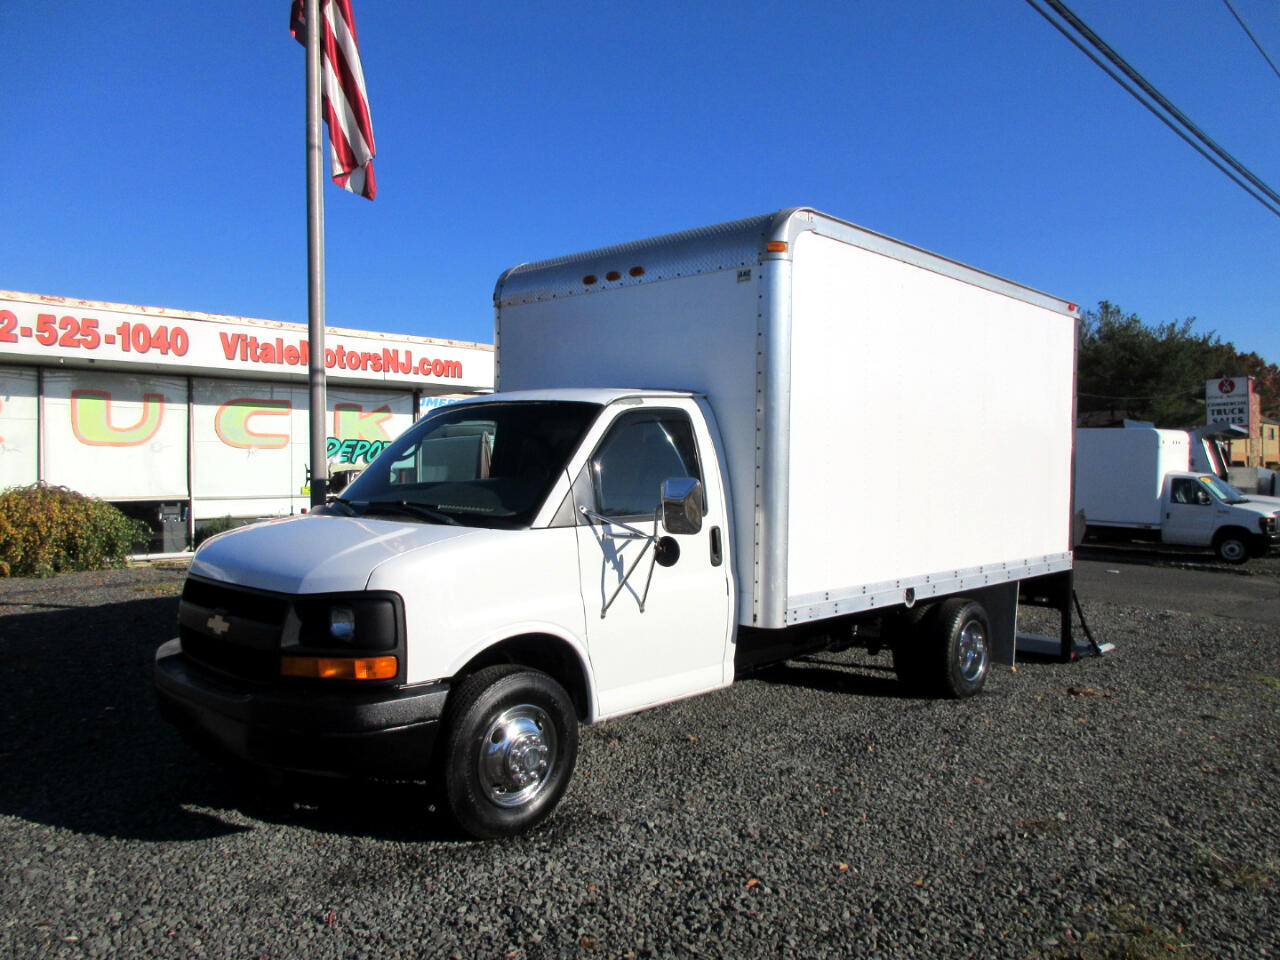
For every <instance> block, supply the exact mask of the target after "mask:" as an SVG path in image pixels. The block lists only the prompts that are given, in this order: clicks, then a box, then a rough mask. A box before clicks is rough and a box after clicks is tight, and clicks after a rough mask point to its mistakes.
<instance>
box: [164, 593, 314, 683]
mask: <svg viewBox="0 0 1280 960" xmlns="http://www.w3.org/2000/svg"><path fill="white" fill-rule="evenodd" d="M288 614H289V600H288V599H287V598H285V597H281V596H278V595H275V594H269V593H262V592H259V591H256V590H246V589H243V588H241V587H232V586H228V585H226V584H219V583H210V582H208V581H204V580H196V579H194V578H191V577H188V578H187V582H186V586H184V587H183V590H182V600H181V602H180V603H179V604H178V637H179V639H180V640H181V641H182V652H183V653H184V654H186V655H187V656H188V657H190V658H191V659H192V660H193V661H195V662H196V663H199V664H201V665H203V666H205V667H208V668H209V669H211V670H216V671H218V672H219V673H224V674H228V675H230V676H233V677H237V678H239V679H243V680H250V681H254V682H267V681H271V680H274V679H277V678H278V677H279V673H280V638H281V634H282V632H283V630H284V624H285V619H286V618H287V616H288Z"/></svg>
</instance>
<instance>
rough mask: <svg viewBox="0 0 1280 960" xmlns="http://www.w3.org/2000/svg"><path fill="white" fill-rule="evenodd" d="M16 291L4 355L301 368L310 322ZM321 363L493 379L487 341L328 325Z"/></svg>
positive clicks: (10, 300)
mask: <svg viewBox="0 0 1280 960" xmlns="http://www.w3.org/2000/svg"><path fill="white" fill-rule="evenodd" d="M20 296H26V295H24V294H15V295H7V294H5V293H3V292H0V360H6V361H8V362H14V363H22V362H37V363H41V362H43V363H49V362H51V361H52V362H57V361H60V360H61V361H68V360H71V361H74V360H81V361H94V362H95V363H104V362H106V363H110V364H111V365H112V366H116V365H132V366H136V365H138V364H147V365H148V366H149V367H150V368H152V369H155V368H156V367H171V368H174V369H175V371H176V369H177V368H185V369H186V370H202V371H208V372H214V373H222V374H225V375H227V376H237V375H242V374H246V373H247V374H250V375H259V376H260V375H263V374H267V375H276V376H283V377H286V378H288V379H294V378H299V377H301V378H305V377H306V376H307V370H308V364H309V362H310V348H309V345H308V343H307V329H306V327H303V326H301V325H299V324H291V323H275V322H271V321H267V320H250V319H244V318H236V317H216V316H212V315H207V314H191V313H180V312H177V311H169V310H157V309H155V308H144V307H124V306H121V305H119V304H98V303H93V302H88V301H74V300H64V299H62V298H57V297H47V298H42V299H40V300H38V301H35V302H33V301H28V300H22V299H15V297H20ZM324 365H325V369H326V371H327V373H328V375H329V376H330V377H333V378H336V379H344V380H362V381H370V382H381V383H388V384H392V383H393V384H395V385H397V386H400V385H404V386H420V387H434V388H435V389H439V388H441V387H447V388H449V389H450V390H474V389H480V390H485V389H492V387H493V351H492V349H491V348H489V347H487V346H485V345H479V344H458V343H455V342H453V341H444V340H431V339H428V338H426V337H396V336H390V335H384V334H375V333H367V334H366V333H361V332H359V331H340V330H327V331H326V333H325V350H324Z"/></svg>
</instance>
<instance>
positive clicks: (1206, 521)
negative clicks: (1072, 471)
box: [1076, 425, 1280, 563]
mask: <svg viewBox="0 0 1280 960" xmlns="http://www.w3.org/2000/svg"><path fill="white" fill-rule="evenodd" d="M1193 442H1194V443H1199V442H1201V441H1200V438H1198V437H1196V438H1194V439H1193V437H1192V435H1190V434H1188V433H1187V432H1186V431H1184V430H1162V429H1157V428H1155V427H1150V426H1137V425H1128V426H1125V427H1123V428H1119V429H1117V428H1106V427H1098V428H1081V429H1079V430H1077V431H1076V503H1077V506H1078V507H1079V508H1080V509H1081V510H1083V511H1084V515H1085V523H1086V528H1085V531H1086V536H1092V537H1098V538H1105V539H1131V540H1153V541H1156V542H1159V543H1172V544H1179V545H1183V546H1192V547H1212V548H1213V550H1214V552H1215V553H1216V554H1217V556H1218V558H1219V559H1220V560H1223V561H1224V562H1227V563H1244V562H1245V561H1246V560H1248V559H1249V558H1250V557H1262V556H1265V555H1266V554H1267V552H1268V551H1269V550H1270V549H1271V547H1272V546H1273V545H1274V544H1276V543H1280V532H1277V516H1276V505H1275V503H1274V502H1269V501H1265V500H1258V499H1255V498H1250V497H1247V496H1245V495H1244V494H1242V493H1241V492H1240V491H1239V490H1237V489H1235V488H1234V487H1232V486H1231V485H1230V484H1229V483H1227V482H1225V481H1224V480H1222V479H1221V478H1220V477H1218V476H1215V475H1214V474H1212V473H1199V472H1195V471H1193V470H1192V469H1191V462H1192V457H1193Z"/></svg>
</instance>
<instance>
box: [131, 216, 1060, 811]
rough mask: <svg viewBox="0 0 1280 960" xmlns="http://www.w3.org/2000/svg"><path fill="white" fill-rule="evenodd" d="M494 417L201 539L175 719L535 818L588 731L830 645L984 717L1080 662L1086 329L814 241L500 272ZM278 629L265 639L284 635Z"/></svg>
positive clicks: (264, 758) (162, 659)
mask: <svg viewBox="0 0 1280 960" xmlns="http://www.w3.org/2000/svg"><path fill="white" fill-rule="evenodd" d="M494 298H495V304H496V311H497V351H498V383H499V386H500V388H501V391H500V392H498V393H495V394H493V395H492V396H489V397H484V398H478V399H475V400H470V401H464V402H461V403H457V404H453V405H451V406H449V407H446V408H444V409H441V410H438V411H435V412H433V413H431V414H430V415H429V416H427V417H425V418H423V419H422V420H420V421H419V422H418V423H417V424H416V425H415V426H414V427H412V428H411V429H410V430H408V431H407V432H406V433H405V434H403V435H402V436H401V437H399V438H398V439H397V440H395V441H394V442H393V443H392V445H391V447H389V448H388V449H387V451H386V452H385V453H384V454H382V455H381V456H380V457H379V458H378V460H376V461H375V462H374V463H373V464H372V465H371V466H370V467H369V468H368V469H367V470H366V471H365V472H364V473H362V474H361V476H360V477H359V478H358V479H356V480H355V481H354V482H353V483H352V485H351V486H350V487H349V488H348V489H347V490H344V491H343V496H342V497H341V498H339V499H338V500H336V501H335V502H333V503H332V504H331V505H330V506H328V507H325V508H321V509H320V510H318V511H313V513H312V514H311V515H308V516H306V517H299V518H295V519H293V520H286V521H278V522H274V523H272V524H269V525H263V526H258V527H250V528H245V529H243V530H240V531H233V532H231V533H229V534H224V535H223V536H220V537H217V538H214V539H213V540H211V541H209V542H208V543H207V544H206V545H205V546H203V547H202V548H201V550H200V551H199V552H198V553H197V554H196V556H195V558H194V559H193V561H192V564H191V569H190V574H189V576H188V580H187V585H186V588H185V589H184V592H183V599H182V602H181V605H180V608H179V618H180V625H181V634H180V636H179V638H177V639H175V640H172V641H170V642H169V643H166V644H164V645H163V646H162V647H161V648H160V650H159V652H158V653H157V657H156V684H157V689H158V691H159V694H160V699H161V703H162V704H163V705H164V707H165V710H166V712H167V713H168V714H169V715H170V716H171V717H172V718H173V719H174V720H175V721H176V722H178V723H179V724H181V725H182V726H184V727H186V728H188V729H190V730H192V731H193V732H195V733H196V734H197V735H198V736H200V737H202V738H204V739H206V740H212V741H213V742H214V743H215V745H216V746H217V747H218V748H219V749H222V750H230V751H232V752H233V753H236V754H237V755H239V756H241V757H246V758H248V759H251V760H256V761H258V762H262V763H266V764H269V765H272V766H278V767H287V768H294V769H303V770H322V771H325V772H343V773H360V774H372V775H376V776H381V777H401V778H413V777H423V776H435V777H439V778H440V779H441V780H442V781H443V786H444V788H445V794H446V799H447V802H448V805H449V808H450V810H451V811H452V812H453V813H454V815H455V817H456V818H457V820H458V822H459V823H460V824H461V825H462V826H463V828H464V829H466V830H467V831H468V832H470V833H472V834H474V835H476V836H499V835H503V834H510V833H515V832H517V831H520V830H523V829H526V828H528V827H530V826H532V825H533V824H535V823H537V822H539V821H540V820H542V819H543V818H544V817H546V816H548V815H549V814H550V812H551V810H552V809H553V808H554V807H555V805H556V804H557V803H558V801H559V799H560V797H561V795H562V794H563V792H564V790H565V789H566V787H567V785H568V782H569V778H570V776H571V774H572V770H573V766H574V761H575V758H576V754H577V742H578V723H579V722H595V721H600V720H606V719H608V718H610V717H616V716H620V715H622V714H625V713H629V712H633V711H636V710H641V709H644V708H646V707H650V706H654V705H657V704H659V703H664V702H667V701H670V700H675V699H678V698H681V697H687V696H692V695H694V694H698V693H704V692H707V691H709V690H714V689H718V688H721V687H724V686H726V685H727V684H729V683H731V682H733V680H734V679H735V678H736V677H739V676H741V675H742V674H743V673H744V671H746V670H749V669H751V668H753V667H756V666H759V665H761V664H763V663H772V662H780V661H783V660H787V659H791V658H794V657H797V656H801V655H804V654H807V653H811V652H814V651H816V650H821V649H841V648H843V647H847V646H850V645H854V644H858V645H863V646H866V647H868V648H870V649H873V650H879V649H881V648H889V649H891V650H892V652H893V657H894V666H895V668H896V670H897V671H898V674H899V676H900V677H901V678H902V679H903V680H904V681H905V682H906V683H908V684H911V685H912V686H914V687H916V688H917V689H918V690H920V691H928V692H930V693H937V694H942V695H950V696H955V697H964V696H970V695H972V694H976V693H977V692H978V691H979V690H981V689H982V686H983V684H984V682H985V681H986V678H987V675H988V668H989V665H990V664H991V663H992V662H1012V660H1013V657H1014V653H1015V651H1014V646H1015V632H1016V620H1017V611H1018V604H1019V598H1020V594H1022V595H1024V596H1025V597H1026V598H1028V599H1030V600H1031V601H1032V602H1039V603H1044V604H1046V605H1052V606H1054V607H1056V608H1057V609H1058V611H1059V613H1060V615H1061V618H1062V624H1063V627H1062V641H1063V642H1062V649H1063V651H1064V654H1065V653H1066V652H1068V650H1070V652H1074V648H1073V647H1070V648H1069V643H1070V629H1069V625H1070V619H1069V604H1070V598H1071V560H1072V554H1071V546H1072V544H1071V444H1072V419H1073V393H1074V369H1075V342H1076V325H1077V314H1076V309H1075V307H1074V306H1073V305H1070V304H1067V303H1065V302H1063V301H1061V300H1056V299H1054V298H1052V297H1048V296H1045V295H1043V294H1040V293H1037V292H1035V291H1032V290H1029V289H1027V288H1025V287H1020V286H1018V285H1016V284H1013V283H1010V282H1008V281H1005V280H1001V279H999V278H996V277H993V276H991V275H989V274H985V273H982V272H981V271H978V270H974V269H972V268H969V267H965V266H962V265H960V264H957V263H954V262H952V261H950V260H946V259H944V258H942V257H938V256H936V255H934V254H930V253H926V252H924V251H922V250H919V249H916V248H915V247H911V246H908V245H906V244H903V243H900V242H898V241H895V240H890V239H889V238H887V237H883V236H880V235H879V234H875V233H872V232H870V231H867V230H863V229H861V228H859V227H855V226H853V225H852V224H849V223H845V222H844V221H841V220H837V219H835V218H833V217H828V216H825V215H823V214H820V213H817V212H815V211H812V210H786V211H783V212H781V213H777V214H770V215H768V216H764V217H756V218H752V219H749V220H740V221H736V222H733V223H728V224H722V225H719V226H715V227H708V228H705V229H701V230H693V231H688V232H686V233H679V234H673V235H670V236H665V237H658V238H656V239H652V240H645V241H640V242H636V243H629V244H624V245H622V246H617V247H608V248H605V249H601V250H594V251H590V252H588V253H583V254H578V255H575V256H570V257H564V258H561V259H558V260H551V261H544V262H542V263H535V264H528V265H524V266H519V267H516V268H513V269H512V270H509V271H508V272H506V273H505V274H503V276H502V277H501V278H500V280H499V281H498V284H497V288H496V291H495V295H494ZM268 621H269V622H268Z"/></svg>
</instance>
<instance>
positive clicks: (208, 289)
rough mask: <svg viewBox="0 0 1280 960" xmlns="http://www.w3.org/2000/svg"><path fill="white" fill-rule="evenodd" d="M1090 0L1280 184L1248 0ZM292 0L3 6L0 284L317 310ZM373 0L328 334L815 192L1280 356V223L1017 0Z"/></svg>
mask: <svg viewBox="0 0 1280 960" xmlns="http://www.w3.org/2000/svg"><path fill="white" fill-rule="evenodd" d="M1233 3H1234V5H1235V7H1236V9H1237V10H1238V11H1239V12H1240V14H1241V16H1243V17H1244V19H1245V20H1246V22H1247V23H1249V25H1250V26H1251V27H1252V28H1253V30H1254V32H1255V33H1256V34H1257V35H1258V37H1259V39H1260V41H1261V42H1262V43H1263V45H1264V46H1265V47H1266V49H1267V50H1268V52H1269V53H1270V55H1271V57H1272V59H1273V60H1276V61H1278V62H1280V6H1278V5H1277V4H1276V3H1274V2H1272V0H1233ZM1069 5H1070V6H1071V8H1072V9H1073V10H1074V11H1075V12H1076V13H1077V14H1078V15H1079V16H1080V17H1081V18H1082V19H1083V20H1084V21H1085V22H1086V23H1088V24H1089V25H1090V26H1091V27H1092V28H1093V29H1094V30H1096V31H1097V32H1098V33H1099V34H1100V35H1101V36H1102V37H1103V38H1104V39H1105V40H1107V41H1108V42H1109V43H1110V44H1111V45H1112V46H1113V47H1115V48H1116V49H1117V50H1118V51H1119V52H1120V53H1121V54H1122V55H1123V56H1124V57H1126V58H1127V59H1128V60H1129V61H1130V63H1132V64H1133V65H1134V66H1135V67H1136V68H1137V69H1138V70H1139V71H1141V72H1142V73H1143V74H1144V75H1145V76H1146V77H1147V78H1148V79H1149V80H1150V81H1151V82H1152V83H1154V84H1155V85H1156V86H1157V87H1158V88H1160V90H1161V91H1162V92H1163V93H1164V94H1165V95H1166V96H1168V97H1169V98H1170V99H1171V100H1172V101H1173V102H1174V103H1175V104H1177V105H1178V106H1179V107H1180V108H1181V109H1182V110H1183V111H1184V112H1185V113H1186V114H1188V115H1189V116H1190V117H1191V118H1192V119H1193V120H1194V121H1196V122H1197V123H1198V124H1199V125H1200V126H1201V127H1202V128H1204V129H1205V130H1206V132H1208V133H1209V135H1210V136H1212V137H1214V138H1215V139H1216V140H1217V141H1218V142H1219V143H1220V144H1222V145H1223V146H1224V147H1225V148H1226V149H1228V150H1229V151H1231V152H1232V153H1233V154H1234V155H1235V156H1236V157H1238V158H1239V159H1240V160H1241V161H1242V162H1244V163H1245V164H1246V165H1247V166H1249V167H1250V168H1251V169H1252V170H1253V171H1254V172H1255V173H1257V174H1258V175H1259V176H1260V177H1262V179H1263V180H1265V181H1266V182H1267V183H1268V184H1270V185H1271V186H1272V187H1274V188H1276V189H1280V77H1277V75H1276V74H1275V73H1274V72H1273V71H1272V69H1271V68H1270V67H1269V66H1268V65H1267V63H1266V61H1265V60H1263V58H1262V57H1261V56H1260V55H1259V54H1258V52H1257V51H1256V50H1255V49H1254V47H1253V45H1252V44H1251V43H1250V41H1249V39H1248V37H1247V36H1246V35H1245V34H1244V32H1243V31H1242V30H1241V29H1240V27H1239V26H1238V25H1237V23H1236V22H1235V20H1234V19H1233V18H1232V17H1231V14H1230V12H1229V10H1228V9H1227V7H1226V6H1225V4H1224V3H1223V2H1222V0H1178V2H1169V3H1150V2H1138V0H1070V2H1069ZM288 6H289V4H288V0H277V2H264V0H223V2H221V3H217V4H208V3H205V4H188V3H178V4H175V3H172V2H164V3H161V2H158V0H136V2H134V3H130V4H125V5H119V4H87V3H84V2H83V0H80V2H71V0H39V2H32V3H7V4H4V9H3V11H2V12H0V63H3V64H4V78H5V83H4V86H5V97H4V106H3V108H2V112H0V117H3V120H4V130H5V133H6V136H5V157H6V160H7V162H6V168H7V177H6V187H5V189H4V190H3V191H2V192H0V223H3V241H2V244H3V246H2V249H3V250H4V257H3V261H2V262H0V288H3V289H9V290H21V291H27V292H34V293H44V294H57V295H62V296H70V297H83V298H88V299H98V300H111V301H118V302H124V303H135V304H145V305H152V306H164V307H173V308H179V309H188V310H201V311H207V312H211V313H228V314H240V315H248V316H256V317H266V318H270V319H274V320H288V321H296V322H305V321H306V310H307V306H306V244H305V183H304V172H303V152H304V151H303V50H302V48H301V47H300V46H298V45H297V44H296V43H295V42H294V41H293V40H292V39H291V38H290V36H289V33H288V29H287V27H288ZM354 6H355V14H356V23H357V28H358V30H359V35H360V45H361V50H362V53H363V57H364V66H365V76H366V80H367V82H368V87H369V95H370V101H371V106H372V114H373V123H374V131H375V135H376V138H377V145H378V158H377V161H376V164H375V165H376V168H377V176H378V186H379V194H378V199H377V200H376V201H374V202H373V203H369V202H368V201H365V200H363V199H360V198H358V197H354V196H351V195H349V194H346V193H344V192H342V191H340V190H338V189H337V188H336V187H333V186H332V185H329V186H327V187H326V190H325V210H326V234H327V236H326V240H327V243H326V250H327V266H328V269H327V290H328V320H329V323H330V324H332V325H335V326H348V327H356V328H363V329H373V330H384V331H394V332H403V333H414V334H420V335H425V336H435V337H447V338H452V339H458V340H474V341H481V342H490V341H491V340H492V331H493V314H492V304H491V296H492V292H493V284H494V281H495V280H496V279H497V276H498V274H499V273H501V272H502V271H503V270H504V269H506V268H507V267H510V266H512V265H514V264H516V263H519V262H522V261H526V260H536V259H542V258H545V257H551V256H557V255H560V254H565V253H572V252H576V251H579V250H585V249H588V248H591V247H596V246H602V245H606V244H611V243H617V242H622V241H626V240H631V239H637V238H640V237H646V236H652V235H654V234H658V233H665V232H668V231H674V230H680V229H686V228H689V227H695V226H701V225H705V224H710V223H716V222H719V221H723V220H731V219H735V218H738V217H743V216H749V215H753V214H758V213H764V212H767V211H770V210H776V209H779V208H782V207H789V206H796V205H805V206H814V207H817V208H818V209H821V210H824V211H826V212H828V213H831V214H834V215H836V216H839V217H842V218H844V219H847V220H851V221H853V222H855V223H858V224H861V225H863V226H865V227H868V228H870V229H873V230H876V231H879V232H881V233H886V234H889V235H890V236H894V237H898V238H899V239H902V240H905V241H907V242H909V243H913V244H915V245H917V246H921V247H924V248H926V249H930V250H934V251H936V252H938V253H941V254H944V255H946V256H949V257H952V258H954V259H957V260H960V261H963V262H966V263H970V264H972V265H974V266H977V267H980V268H982V269H985V270H988V271H991V272H993V273H997V274H1000V275H1003V276H1006V277H1009V278H1010V279H1013V280H1016V281H1019V282H1021V283H1025V284H1028V285H1030V286H1033V287H1037V288H1039V289H1042V290H1045V291H1047V292H1049V293H1052V294H1055V295H1058V296H1062V297H1064V298H1067V299H1070V300H1074V301H1076V302H1078V303H1080V304H1082V305H1084V306H1092V305H1094V304H1096V302H1097V301H1098V300H1100V299H1104V298H1105V299H1109V300H1111V301H1112V302H1115V303H1118V304H1119V305H1121V306H1122V307H1123V308H1124V309H1126V310H1129V311H1133V312H1136V313H1138V314H1139V315H1140V316H1141V317H1142V318H1143V319H1144V320H1146V321H1148V322H1152V323H1155V322H1164V321H1169V320H1177V319H1182V318H1184V317H1189V316H1194V317H1196V318H1197V321H1196V329H1197V330H1199V331H1201V332H1207V331H1210V330H1213V331H1217V333H1218V334H1219V335H1221V336H1222V337H1223V338H1224V339H1229V340H1232V341H1234V342H1235V343H1236V345H1237V346H1238V347H1240V348H1242V349H1245V350H1255V351H1257V352H1259V353H1261V354H1262V355H1263V356H1264V357H1266V358H1267V359H1268V360H1271V361H1273V362H1280V217H1277V216H1275V215H1274V214H1272V213H1270V212H1268V211H1267V210H1266V209H1265V208H1263V207H1262V206H1261V205H1260V204H1259V203H1258V202H1257V201H1255V200H1254V199H1252V198H1251V197H1249V196H1248V195H1247V194H1245V193H1244V192H1243V191H1242V190H1241V189H1240V188H1239V187H1237V186H1235V185H1234V184H1233V183H1231V182H1230V181H1229V180H1227V179H1226V177H1224V176H1223V175H1222V174H1220V173H1219V172H1218V171H1217V170H1215V169H1214V168H1213V167H1211V166H1210V165H1209V163H1208V162H1206V161H1205V160H1204V159H1202V158H1201V157H1200V156H1198V155H1197V154H1195V153H1194V152H1193V151H1192V150H1191V149H1190V148H1189V147H1187V146H1186V145H1185V144H1183V143H1182V141H1180V140H1178V139H1177V138H1176V137H1175V136H1174V135H1173V134H1172V133H1171V132H1169V131H1168V129H1167V128H1165V127H1164V126H1163V125H1161V124H1160V123H1159V122H1158V121H1157V120H1156V119H1155V118H1154V117H1152V116H1151V115H1150V114H1149V113H1147V112H1146V111H1145V110H1144V109H1143V108H1142V107H1141V106H1139V105H1138V104H1137V102H1136V101H1134V100H1133V99H1132V98H1131V97H1130V96H1129V95H1128V94H1127V93H1125V92H1124V91H1123V90H1122V89H1121V88H1120V87H1118V86H1117V85H1116V84H1115V83H1114V82H1113V81H1112V80H1110V79H1109V78H1108V77H1106V76H1105V75H1104V74H1103V73H1102V72H1101V71H1100V70H1099V69H1098V68H1097V67H1096V66H1094V65H1093V64H1092V63H1090V62H1089V61H1088V60H1087V59H1086V58H1085V57H1084V56H1083V54H1081V53H1080V52H1079V51H1077V50H1076V49H1075V48H1074V47H1072V46H1071V45H1070V44H1069V43H1068V42H1067V41H1066V40H1065V39H1064V38H1063V37H1062V36H1061V35H1060V34H1058V33H1057V32H1056V31H1054V30H1053V29H1052V28H1051V27H1050V26H1049V25H1048V23H1046V22H1045V21H1044V20H1043V19H1042V18H1041V17H1040V16H1039V15H1038V14H1037V13H1036V12H1035V11H1034V10H1032V9H1031V8H1030V7H1029V6H1028V5H1027V4H1026V3H1025V2H1024V0H970V2H964V3H948V2H943V0H844V2H808V3H797V4H778V3H776V2H774V3H764V2H757V0H735V2H732V3H729V2H705V3H700V2H697V0H687V2H684V3H679V4H677V3H663V2H656V0H650V2H644V3H639V2H626V0H620V2H610V3H557V4H536V3H526V4H505V3H492V2H487V0H470V2H447V3H443V2H442V3H434V2H431V3H428V2H409V0H354Z"/></svg>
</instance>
